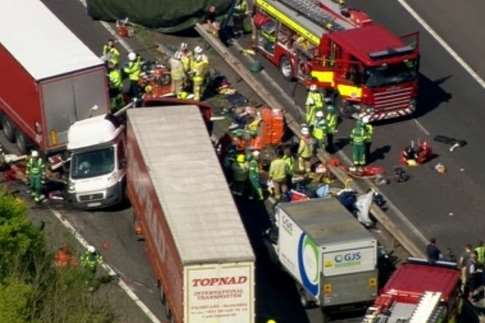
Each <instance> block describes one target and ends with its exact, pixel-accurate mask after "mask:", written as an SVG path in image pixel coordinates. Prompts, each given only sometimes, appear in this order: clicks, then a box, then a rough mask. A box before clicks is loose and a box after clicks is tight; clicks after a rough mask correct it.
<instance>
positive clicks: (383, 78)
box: [364, 60, 418, 88]
mask: <svg viewBox="0 0 485 323" xmlns="http://www.w3.org/2000/svg"><path fill="white" fill-rule="evenodd" d="M417 74H418V69H417V64H416V61H415V60H408V61H405V62H401V63H397V64H391V65H382V66H378V67H373V68H368V69H366V70H365V72H364V83H365V85H367V86H368V87H371V88H372V87H381V86H386V85H393V84H399V83H403V82H410V81H413V80H415V79H416V76H417Z"/></svg>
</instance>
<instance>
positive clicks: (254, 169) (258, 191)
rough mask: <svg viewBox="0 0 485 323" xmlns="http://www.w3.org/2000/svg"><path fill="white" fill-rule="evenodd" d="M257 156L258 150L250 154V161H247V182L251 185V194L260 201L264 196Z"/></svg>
mask: <svg viewBox="0 0 485 323" xmlns="http://www.w3.org/2000/svg"><path fill="white" fill-rule="evenodd" d="M259 154H260V153H259V150H255V151H253V152H252V154H251V159H250V160H249V182H250V184H251V188H252V194H254V195H256V197H257V198H258V200H260V201H262V200H263V199H264V196H263V189H262V188H261V177H260V174H259Z"/></svg>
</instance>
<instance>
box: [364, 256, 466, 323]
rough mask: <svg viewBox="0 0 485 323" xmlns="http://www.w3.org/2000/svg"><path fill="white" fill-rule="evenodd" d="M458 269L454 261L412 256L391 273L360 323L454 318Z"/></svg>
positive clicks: (428, 322)
mask: <svg viewBox="0 0 485 323" xmlns="http://www.w3.org/2000/svg"><path fill="white" fill-rule="evenodd" d="M459 287H460V271H459V270H458V269H456V264H455V263H450V262H442V261H438V262H436V263H435V264H432V265H431V264H429V263H427V262H426V261H424V260H418V259H412V260H410V261H409V262H408V263H405V264H403V265H401V266H400V267H399V268H398V269H397V270H396V271H395V272H394V274H393V275H392V276H391V278H390V279H389V281H388V282H387V283H386V285H385V286H384V288H383V289H382V290H381V292H380V295H379V297H377V299H376V300H375V302H374V305H373V306H372V307H370V308H369V309H368V311H367V314H366V316H365V318H364V320H363V323H378V322H401V321H400V320H402V322H410V323H424V322H426V323H438V322H448V323H452V322H453V323H454V322H457V318H458V315H459V312H460V308H461V305H460V303H461V298H460V294H459Z"/></svg>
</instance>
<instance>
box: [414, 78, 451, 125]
mask: <svg viewBox="0 0 485 323" xmlns="http://www.w3.org/2000/svg"><path fill="white" fill-rule="evenodd" d="M451 77H452V76H451V75H448V76H445V77H442V78H439V79H437V80H434V81H433V80H430V79H429V78H428V77H427V76H425V75H423V74H420V75H419V87H418V99H417V102H416V104H417V109H416V113H415V114H414V117H415V118H419V117H421V116H423V115H425V114H427V113H429V112H431V111H433V110H434V109H436V108H437V107H439V105H440V104H441V103H443V102H448V101H449V100H450V99H451V98H452V95H451V94H450V93H448V92H446V91H445V90H443V88H442V87H441V85H442V84H443V83H445V82H446V81H448V80H449V79H450V78H451Z"/></svg>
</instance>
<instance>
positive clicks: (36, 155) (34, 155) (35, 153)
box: [30, 150, 39, 158]
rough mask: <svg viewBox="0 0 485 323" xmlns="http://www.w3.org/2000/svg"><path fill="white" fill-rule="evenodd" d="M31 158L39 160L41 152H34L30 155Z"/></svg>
mask: <svg viewBox="0 0 485 323" xmlns="http://www.w3.org/2000/svg"><path fill="white" fill-rule="evenodd" d="M30 156H31V157H33V158H37V157H39V152H38V151H37V150H32V152H31V153H30Z"/></svg>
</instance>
